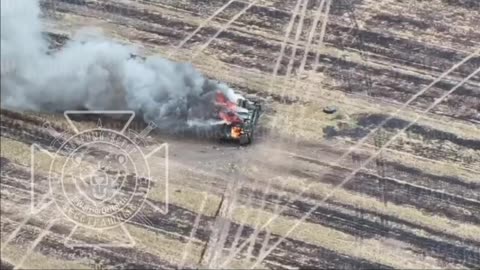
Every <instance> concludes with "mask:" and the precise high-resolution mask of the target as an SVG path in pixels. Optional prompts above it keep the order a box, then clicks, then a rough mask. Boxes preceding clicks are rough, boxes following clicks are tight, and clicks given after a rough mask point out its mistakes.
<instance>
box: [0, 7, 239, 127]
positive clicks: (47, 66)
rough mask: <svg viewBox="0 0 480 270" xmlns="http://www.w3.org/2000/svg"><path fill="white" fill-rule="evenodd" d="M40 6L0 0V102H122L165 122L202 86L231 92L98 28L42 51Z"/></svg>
mask: <svg viewBox="0 0 480 270" xmlns="http://www.w3.org/2000/svg"><path fill="white" fill-rule="evenodd" d="M40 13H41V11H40V6H39V2H38V0H1V61H2V75H1V89H2V94H1V98H2V99H1V106H2V107H3V108H12V109H17V110H36V111H54V112H61V111H65V110H73V109H88V110H126V109H128V110H134V111H136V112H137V114H139V115H141V116H143V118H144V120H145V121H147V122H149V121H154V122H155V123H156V124H157V125H158V126H159V127H162V126H165V127H170V126H171V125H172V124H179V122H182V121H181V120H182V119H184V116H185V115H187V114H188V108H187V101H188V100H192V99H193V100H201V99H203V98H204V96H202V94H204V93H205V92H209V91H212V90H216V89H222V90H223V91H226V92H227V93H226V94H227V95H231V94H233V92H232V90H231V89H230V88H228V87H227V86H226V85H223V84H217V83H216V82H213V81H210V80H208V79H206V78H204V77H203V76H202V75H201V74H200V73H199V72H198V71H197V70H195V69H194V67H193V66H192V65H190V64H183V63H175V62H172V61H169V60H167V59H163V58H161V57H156V56H153V57H149V58H147V59H146V60H142V59H139V58H132V57H131V55H134V54H135V50H134V49H133V48H130V47H127V46H125V45H121V44H119V43H115V42H112V41H110V40H108V39H106V38H104V37H102V36H101V35H98V34H97V35H93V36H92V35H90V36H88V35H77V36H76V37H75V38H74V39H72V40H70V41H68V42H67V44H66V45H65V46H64V47H63V48H62V49H61V50H59V51H56V52H50V53H48V51H49V48H48V45H49V43H48V40H47V39H45V37H44V35H43V34H42V31H43V29H42V23H41V20H40V18H39V16H40ZM83 32H87V31H86V30H85V31H83ZM184 122H185V123H186V120H185V121H184Z"/></svg>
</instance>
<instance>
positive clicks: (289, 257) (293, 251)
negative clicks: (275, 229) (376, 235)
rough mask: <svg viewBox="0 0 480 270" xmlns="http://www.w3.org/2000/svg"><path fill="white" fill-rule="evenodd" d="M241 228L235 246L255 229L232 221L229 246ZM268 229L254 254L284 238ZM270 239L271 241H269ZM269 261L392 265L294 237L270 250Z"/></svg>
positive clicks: (323, 265) (293, 264)
mask: <svg viewBox="0 0 480 270" xmlns="http://www.w3.org/2000/svg"><path fill="white" fill-rule="evenodd" d="M240 229H241V233H240V234H239V236H240V238H239V239H238V240H237V242H236V243H235V244H236V245H235V246H234V248H239V246H240V245H242V244H243V243H244V241H245V240H246V239H248V238H249V237H251V236H252V235H253V234H254V233H255V230H254V229H253V228H251V227H247V226H244V227H243V228H240V225H238V224H236V223H232V224H231V226H230V230H229V232H230V233H229V234H228V237H227V243H226V247H232V245H233V244H234V242H235V236H236V234H237V233H238V231H239V230H240ZM266 236H267V233H266V232H265V231H261V232H258V235H257V237H256V239H255V240H256V241H255V243H254V245H253V249H252V255H253V256H255V257H257V256H259V254H260V251H261V249H262V246H263V244H264V243H267V244H268V245H267V248H268V247H269V246H271V245H273V244H274V243H276V242H277V241H279V239H280V238H281V236H279V235H276V234H269V236H268V237H269V238H268V239H265V238H266ZM266 241H268V242H266ZM246 251H247V248H246V249H245V250H244V251H243V252H242V253H240V254H239V255H237V256H238V257H244V256H245V252H246ZM264 262H265V263H266V264H267V265H268V264H269V262H270V265H273V263H275V266H276V267H278V264H281V265H283V266H284V267H283V268H289V267H290V268H292V267H293V268H309V267H311V266H312V265H315V267H318V268H345V269H358V268H361V269H390V267H388V266H385V265H382V264H379V263H375V262H370V261H368V260H365V259H360V258H355V257H353V256H349V255H346V254H342V253H339V252H336V251H333V250H329V249H326V248H323V247H319V246H315V245H312V244H309V243H306V242H302V241H298V240H295V239H291V238H286V239H284V240H283V241H282V242H281V243H280V244H279V245H278V247H277V248H276V249H275V250H273V252H272V253H271V254H269V255H268V256H267V257H266V259H265V261H264Z"/></svg>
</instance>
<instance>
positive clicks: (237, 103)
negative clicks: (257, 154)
mask: <svg viewBox="0 0 480 270" xmlns="http://www.w3.org/2000/svg"><path fill="white" fill-rule="evenodd" d="M205 96H207V97H208V98H205V99H203V98H202V99H203V100H204V101H206V102H207V104H205V103H203V105H202V102H194V104H195V105H194V106H191V107H190V108H189V110H188V123H189V125H190V126H195V125H199V124H200V123H208V125H209V126H212V127H214V128H215V129H216V130H217V131H218V132H219V133H220V137H221V138H223V139H227V140H234V141H237V142H238V143H239V144H240V145H247V144H250V143H251V142H252V141H253V134H254V130H255V128H256V126H257V122H258V119H259V117H260V114H261V111H262V107H261V105H260V103H259V102H258V101H254V100H249V99H246V98H245V97H243V96H242V95H239V94H237V93H235V92H234V91H233V90H232V89H230V88H228V89H218V90H215V91H212V92H209V93H207V94H205ZM206 119H208V121H207V122H205V120H206Z"/></svg>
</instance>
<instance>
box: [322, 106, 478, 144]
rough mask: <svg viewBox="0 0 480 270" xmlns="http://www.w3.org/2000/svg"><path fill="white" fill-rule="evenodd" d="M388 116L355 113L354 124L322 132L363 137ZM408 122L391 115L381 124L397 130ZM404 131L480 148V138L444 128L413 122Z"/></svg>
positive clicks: (436, 139)
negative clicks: (465, 135) (462, 135)
mask: <svg viewBox="0 0 480 270" xmlns="http://www.w3.org/2000/svg"><path fill="white" fill-rule="evenodd" d="M389 117H390V116H388V115H384V114H361V115H356V116H354V118H355V119H356V120H357V125H356V126H354V127H346V128H336V127H333V126H329V127H326V128H325V129H324V133H325V134H326V135H325V137H326V138H333V137H347V138H351V139H353V140H359V139H361V138H363V137H365V136H366V135H367V134H368V133H369V132H370V131H371V130H373V129H374V128H375V127H377V126H379V125H380V124H381V123H383V122H384V121H385V120H386V119H388V118H389ZM409 124H410V122H409V121H406V120H403V119H399V118H395V117H393V118H391V119H389V120H388V121H387V122H386V123H385V124H384V125H383V129H385V130H387V131H389V132H397V131H399V130H402V129H404V128H405V127H407V126H408V125H409ZM405 132H406V133H407V134H415V135H418V136H420V137H421V138H422V139H423V140H425V141H433V140H435V141H436V142H437V144H442V143H445V142H450V143H453V144H455V145H458V146H460V147H464V148H466V149H472V150H480V140H474V139H464V138H461V137H459V136H458V135H456V134H454V133H451V132H448V131H444V130H439V129H435V128H431V127H427V126H422V125H419V124H413V125H412V126H411V127H409V128H408V129H407V130H406V131H405Z"/></svg>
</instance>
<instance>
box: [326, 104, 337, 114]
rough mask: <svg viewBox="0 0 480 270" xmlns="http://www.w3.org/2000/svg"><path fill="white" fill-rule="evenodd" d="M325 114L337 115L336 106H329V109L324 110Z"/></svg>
mask: <svg viewBox="0 0 480 270" xmlns="http://www.w3.org/2000/svg"><path fill="white" fill-rule="evenodd" d="M323 112H324V113H328V114H332V113H336V112H337V108H336V107H334V106H327V107H325V108H323Z"/></svg>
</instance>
